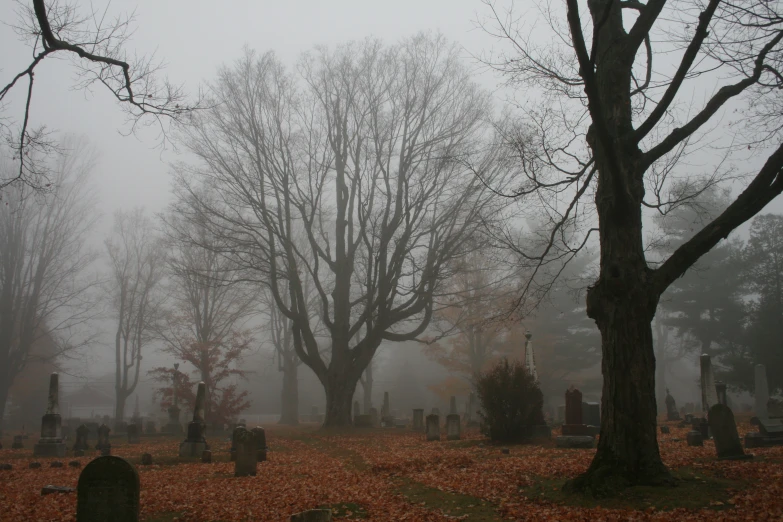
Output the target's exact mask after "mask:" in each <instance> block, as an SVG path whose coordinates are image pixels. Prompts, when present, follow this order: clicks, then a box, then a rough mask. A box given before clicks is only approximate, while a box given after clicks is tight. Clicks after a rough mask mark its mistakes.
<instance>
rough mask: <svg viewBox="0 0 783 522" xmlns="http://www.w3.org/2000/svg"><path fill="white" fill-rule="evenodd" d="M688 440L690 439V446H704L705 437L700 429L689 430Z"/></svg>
mask: <svg viewBox="0 0 783 522" xmlns="http://www.w3.org/2000/svg"><path fill="white" fill-rule="evenodd" d="M686 440H687V441H688V446H704V438H703V437H702V436H701V432H700V431H697V430H693V431H689V432H688V437H687V439H686Z"/></svg>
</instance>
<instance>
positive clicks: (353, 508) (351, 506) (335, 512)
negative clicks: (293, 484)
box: [318, 502, 368, 520]
mask: <svg viewBox="0 0 783 522" xmlns="http://www.w3.org/2000/svg"><path fill="white" fill-rule="evenodd" d="M318 509H331V510H332V518H346V519H349V520H354V519H359V518H367V516H368V515H367V510H366V509H364V508H363V507H362V506H361V505H359V504H357V503H355V502H339V503H337V504H328V505H323V506H318Z"/></svg>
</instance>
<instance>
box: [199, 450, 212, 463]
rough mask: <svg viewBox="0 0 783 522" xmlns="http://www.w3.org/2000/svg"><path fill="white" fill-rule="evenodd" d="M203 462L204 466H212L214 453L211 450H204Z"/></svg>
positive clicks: (202, 454) (202, 453)
mask: <svg viewBox="0 0 783 522" xmlns="http://www.w3.org/2000/svg"><path fill="white" fill-rule="evenodd" d="M201 462H202V463H203V464H211V463H212V452H211V451H209V450H204V451H202V452H201Z"/></svg>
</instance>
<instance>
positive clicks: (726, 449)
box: [709, 403, 753, 460]
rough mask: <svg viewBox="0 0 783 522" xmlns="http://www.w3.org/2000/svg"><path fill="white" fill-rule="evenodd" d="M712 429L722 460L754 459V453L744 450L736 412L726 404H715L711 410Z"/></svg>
mask: <svg viewBox="0 0 783 522" xmlns="http://www.w3.org/2000/svg"><path fill="white" fill-rule="evenodd" d="M709 419H710V429H711V430H712V438H713V439H714V440H715V450H716V451H717V452H718V458H719V459H721V460H724V459H730V460H742V459H752V458H753V455H750V454H747V453H745V452H744V451H743V450H742V444H741V443H740V438H739V434H738V433H737V424H736V423H735V422H734V413H733V412H732V411H731V408H729V407H728V406H726V405H725V404H720V403H719V404H715V405H713V406H712V407H711V408H710V411H709Z"/></svg>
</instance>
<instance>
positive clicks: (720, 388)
mask: <svg viewBox="0 0 783 522" xmlns="http://www.w3.org/2000/svg"><path fill="white" fill-rule="evenodd" d="M715 396H716V397H717V398H718V404H723V405H724V406H728V405H729V400H728V398H727V397H726V383H725V382H722V381H717V382H716V383H715Z"/></svg>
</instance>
